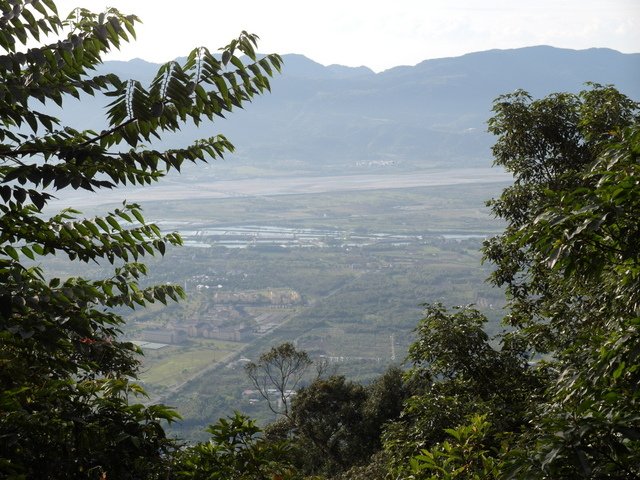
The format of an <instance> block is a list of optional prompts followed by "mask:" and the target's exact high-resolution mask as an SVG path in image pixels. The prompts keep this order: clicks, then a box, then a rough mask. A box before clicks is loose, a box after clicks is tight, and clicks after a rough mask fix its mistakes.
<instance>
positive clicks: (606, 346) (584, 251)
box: [485, 85, 640, 478]
mask: <svg viewBox="0 0 640 480" xmlns="http://www.w3.org/2000/svg"><path fill="white" fill-rule="evenodd" d="M494 110H495V112H496V115H495V116H494V118H493V119H492V120H491V121H490V129H491V130H492V131H493V132H494V133H496V134H498V135H499V136H500V137H499V139H498V142H497V143H496V147H495V148H494V153H495V155H496V163H497V164H499V165H502V166H504V167H506V168H507V169H508V170H510V171H512V172H513V173H514V177H515V184H514V186H513V187H510V188H508V189H506V190H505V191H504V192H503V194H502V196H501V197H500V198H499V199H498V200H494V201H492V202H491V205H492V208H493V211H494V213H496V215H498V216H500V217H502V218H504V219H505V220H506V221H507V228H506V229H505V233H504V234H503V235H501V236H499V237H497V238H495V239H493V240H491V241H489V242H488V243H487V244H486V245H485V255H486V257H487V258H488V259H489V260H491V261H493V262H495V263H496V265H497V269H496V272H495V274H494V275H493V277H492V279H493V282H494V283H496V284H497V285H503V286H506V288H507V292H508V294H509V295H510V304H509V307H510V314H509V316H508V319H509V321H510V323H511V324H512V325H513V326H515V327H517V328H516V330H515V331H514V333H513V334H512V336H513V337H517V338H519V339H521V340H523V341H524V342H526V344H527V345H528V346H529V348H531V349H532V350H534V351H536V350H537V351H538V352H545V353H548V354H550V356H548V357H547V359H546V362H545V363H547V364H550V366H551V367H552V368H553V369H554V370H555V371H556V372H557V376H556V377H555V379H554V381H551V382H549V384H548V387H547V391H546V392H545V396H544V397H543V399H542V401H540V402H539V404H537V405H534V408H532V411H531V418H532V422H531V428H530V429H528V430H527V431H526V432H525V434H524V435H523V436H522V437H521V439H520V440H519V442H518V449H515V450H514V452H512V453H513V457H512V458H511V467H512V472H511V475H512V476H513V477H515V478H532V477H534V478H636V477H637V476H638V475H640V471H639V470H638V465H640V423H639V422H638V418H640V416H639V415H638V413H639V412H640V408H639V407H640V405H639V404H638V395H637V385H638V381H640V378H639V377H638V372H639V371H640V363H639V361H638V354H637V352H638V351H639V350H640V340H639V336H638V312H639V305H640V303H639V300H640V298H639V297H638V295H639V292H640V288H639V287H640V284H639V280H638V278H639V274H640V250H639V247H638V242H637V238H638V234H639V233H640V232H639V228H640V227H639V223H638V212H639V211H640V209H639V206H640V204H639V201H638V191H639V190H638V186H639V178H640V176H639V171H638V157H639V155H640V134H639V127H638V120H639V119H640V104H638V103H637V102H634V101H632V100H630V99H629V98H627V97H625V96H624V95H623V94H621V93H620V92H618V91H617V90H615V89H614V88H613V87H610V86H608V87H603V86H600V85H591V89H590V90H586V91H583V92H581V93H580V94H579V95H569V94H562V95H552V96H550V97H547V98H545V99H542V100H531V98H530V97H528V95H526V94H524V93H522V92H520V93H517V94H515V95H510V96H506V97H502V98H501V99H499V101H498V102H497V103H496V105H495V109H494Z"/></svg>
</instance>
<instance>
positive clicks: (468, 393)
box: [383, 304, 545, 478]
mask: <svg viewBox="0 0 640 480" xmlns="http://www.w3.org/2000/svg"><path fill="white" fill-rule="evenodd" d="M486 322H487V319H486V317H485V316H484V315H482V314H481V313H480V312H479V311H477V310H475V309H473V308H470V307H461V308H456V309H454V311H453V312H448V311H447V310H446V309H445V307H444V306H443V305H441V304H433V305H426V308H425V317H424V318H423V319H422V320H421V321H420V322H419V324H418V326H417V328H416V335H417V339H416V341H415V342H413V343H412V344H411V346H410V347H409V356H408V360H409V361H411V362H412V364H413V366H412V367H411V369H409V370H408V372H407V374H406V383H407V386H406V388H407V389H408V390H409V396H408V398H407V400H406V401H405V404H404V408H403V412H402V415H401V417H400V419H399V420H397V421H395V422H392V423H391V424H389V425H388V426H387V428H386V430H385V432H384V434H383V437H384V447H385V450H386V451H387V452H388V453H389V456H390V460H391V463H392V470H393V471H394V472H395V474H397V475H410V474H411V469H412V468H413V467H412V464H411V463H410V462H409V461H408V459H415V461H416V462H418V464H420V462H421V460H420V459H421V458H422V457H424V455H427V453H425V452H431V453H432V454H433V455H436V453H435V452H440V453H442V449H443V448H444V444H443V442H446V441H447V438H448V436H449V435H450V434H451V431H452V429H455V428H459V429H460V431H461V432H462V431H464V429H465V428H470V427H467V426H465V424H466V422H467V420H468V419H469V418H473V417H478V416H482V417H483V425H484V426H483V434H482V445H483V448H486V449H487V451H490V452H492V455H493V456H494V457H497V455H498V452H499V450H500V445H501V443H502V439H503V437H507V436H510V435H514V434H517V433H519V432H520V430H521V429H522V428H524V427H525V425H526V424H527V423H528V420H529V416H528V411H529V409H530V406H531V404H532V403H535V401H536V400H537V399H538V398H540V396H541V394H542V391H543V388H544V385H545V382H544V380H545V372H544V371H537V370H533V369H531V368H530V367H529V364H528V361H529V355H528V352H527V351H526V350H525V349H523V346H522V343H521V342H517V341H513V340H512V339H511V338H509V337H507V338H504V337H502V336H497V337H496V338H490V337H489V336H488V335H487V334H486V332H485V331H484V330H483V327H484V325H485V324H486ZM438 455H439V454H438ZM483 456H485V457H486V456H487V454H486V452H485V453H483ZM422 460H424V458H422ZM432 460H433V459H432ZM434 461H435V460H434ZM436 463H437V462H436ZM401 478H403V477H401ZM418 478H423V477H418ZM424 478H426V477H424ZM443 478H446V477H443ZM469 478H472V477H469Z"/></svg>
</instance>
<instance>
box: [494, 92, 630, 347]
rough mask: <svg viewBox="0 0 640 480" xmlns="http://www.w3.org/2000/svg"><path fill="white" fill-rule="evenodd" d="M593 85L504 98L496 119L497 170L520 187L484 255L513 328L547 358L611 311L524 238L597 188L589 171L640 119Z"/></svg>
mask: <svg viewBox="0 0 640 480" xmlns="http://www.w3.org/2000/svg"><path fill="white" fill-rule="evenodd" d="M590 87H591V88H590V89H589V90H584V91H582V92H580V93H579V94H577V95H573V94H568V93H562V94H553V95H549V96H548V97H546V98H543V99H539V100H533V99H532V98H531V96H529V95H528V94H527V93H526V92H523V91H518V92H516V93H513V94H508V95H504V96H502V97H499V98H498V99H497V100H496V102H495V104H494V113H495V114H494V116H493V117H492V118H491V119H490V120H489V131H490V132H491V133H493V134H495V135H498V139H497V141H496V144H495V146H494V147H493V153H494V157H495V164H496V165H498V166H501V167H504V168H505V169H506V170H507V171H509V172H511V173H513V175H514V184H513V185H512V186H511V187H508V188H506V189H505V190H504V191H503V192H502V195H501V196H500V198H498V199H494V200H492V201H490V202H489V206H490V207H491V209H492V211H493V213H494V214H495V215H496V216H497V217H500V218H502V219H504V220H505V221H506V222H507V226H506V228H505V231H504V233H503V234H501V235H498V236H496V237H494V238H493V239H491V240H489V241H488V242H486V243H485V246H484V255H485V259H486V260H489V261H491V262H492V263H494V264H495V265H496V270H495V272H494V273H493V274H492V276H491V281H492V282H493V283H494V284H495V285H497V286H500V287H506V290H507V295H508V298H509V304H508V307H509V314H508V317H507V321H508V323H510V324H511V325H513V326H516V327H522V330H521V332H520V333H521V335H522V336H523V338H526V339H527V341H528V342H529V344H530V345H531V347H532V348H534V349H535V350H536V351H538V352H542V353H547V352H553V351H554V350H557V349H563V348H567V347H570V346H571V345H572V344H573V343H574V342H575V339H576V337H577V336H579V335H580V332H582V333H586V335H588V336H591V335H594V333H595V331H594V329H596V330H597V329H598V328H599V326H600V325H601V324H602V322H603V321H605V320H606V318H608V316H609V313H611V312H610V311H607V312H604V311H602V310H601V309H600V306H601V305H602V304H603V299H602V298H600V297H599V295H598V293H599V292H598V290H599V288H598V287H597V286H596V285H594V284H591V283H590V284H587V285H583V284H582V282H581V281H572V278H571V277H569V276H564V275H557V274H556V273H555V272H554V269H553V268H551V265H550V264H549V263H548V262H547V261H546V259H545V258H544V256H543V255H540V254H539V253H538V252H537V251H536V249H535V248H531V241H528V240H527V239H526V237H525V236H524V235H523V234H522V232H526V231H530V230H531V229H534V228H536V227H535V225H536V223H537V221H538V218H539V217H540V216H541V215H544V214H545V213H546V212H548V211H549V209H555V208H558V207H559V206H560V203H558V202H563V201H564V200H563V197H564V196H565V195H567V194H570V193H571V192H580V191H581V189H591V188H593V187H594V186H595V183H594V182H595V178H593V177H591V178H587V177H585V176H584V173H586V172H587V171H588V170H589V169H590V168H591V166H592V165H594V164H595V162H596V161H597V159H598V158H599V157H600V155H601V154H602V152H603V150H604V149H606V148H607V145H608V144H609V143H610V142H611V141H612V140H613V139H614V138H615V136H616V132H618V131H619V130H620V129H622V128H624V127H626V126H629V125H631V124H632V123H634V122H637V120H638V117H639V115H640V108H639V104H638V103H636V102H634V101H632V100H630V99H629V98H627V97H626V96H624V95H623V94H622V93H620V92H618V91H617V90H616V89H615V88H613V87H611V86H601V85H597V84H591V85H590ZM554 192H556V193H554ZM594 225H595V224H594ZM521 230H522V232H521ZM558 252H560V250H558ZM586 257H587V256H584V257H583V258H585V259H586ZM576 280H577V279H576ZM598 312H600V313H598ZM601 313H602V314H601ZM568 319H571V320H570V321H567V320H568Z"/></svg>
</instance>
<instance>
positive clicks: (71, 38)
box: [0, 0, 280, 478]
mask: <svg viewBox="0 0 640 480" xmlns="http://www.w3.org/2000/svg"><path fill="white" fill-rule="evenodd" d="M0 12H1V16H0V27H1V28H0V47H1V48H2V49H3V51H4V54H3V55H0V197H1V198H2V203H1V204H0V306H1V308H0V365H1V369H0V385H1V389H0V476H3V477H6V476H14V477H15V478H24V477H27V478H42V477H45V476H46V477H49V478H101V477H102V476H108V477H109V478H142V477H154V475H155V474H156V473H157V472H158V471H161V470H162V469H163V466H164V462H165V459H166V453H167V452H168V451H169V450H170V449H171V448H172V442H170V441H168V440H167V439H166V438H165V435H164V430H163V422H166V421H172V420H174V419H175V418H176V417H177V414H176V412H175V411H173V410H172V409H170V408H168V407H164V406H162V405H151V406H144V405H142V404H139V403H135V401H134V398H135V396H136V395H140V394H143V392H142V390H141V388H140V387H139V386H137V385H136V384H135V383H133V381H132V379H133V378H134V377H135V374H136V372H137V368H138V359H137V354H138V353H139V350H138V349H137V348H136V347H135V346H134V345H132V344H131V343H127V342H123V341H121V340H120V339H119V338H118V334H119V333H120V330H119V329H120V327H121V325H122V323H123V319H122V318H121V317H120V316H119V315H117V314H116V313H115V312H114V309H115V308H117V307H130V308H134V307H136V306H144V305H146V304H147V303H153V302H156V301H159V302H162V303H166V302H167V301H168V300H177V299H178V298H179V297H181V296H183V292H182V290H181V289H180V288H179V287H175V286H172V285H161V286H151V287H144V288H143V287H141V286H140V285H139V283H138V282H139V281H140V279H141V278H142V277H143V276H144V275H145V274H146V273H147V270H146V267H145V266H144V265H143V264H141V263H138V260H139V259H140V258H141V257H144V256H147V255H155V254H160V255H163V254H164V253H165V250H166V248H167V246H168V245H178V244H180V243H181V240H180V238H179V236H178V235H176V234H168V235H163V234H162V233H161V232H160V230H159V228H158V227H157V226H156V225H153V224H147V223H146V222H145V220H144V218H143V217H142V214H141V212H140V208H139V207H138V206H137V205H130V204H126V203H124V204H123V207H122V208H119V209H116V210H114V211H113V212H110V213H107V214H106V215H104V216H102V217H95V218H83V217H81V214H80V212H78V211H76V210H72V209H67V210H64V211H62V212H61V213H59V214H56V215H53V216H51V217H47V216H46V215H45V214H44V213H43V209H44V207H45V206H46V205H47V203H48V202H49V200H50V199H51V198H52V193H50V192H51V191H52V189H56V190H61V189H65V188H73V189H83V190H89V191H95V190H99V189H101V188H114V187H116V186H118V185H123V184H126V183H130V184H148V183H151V182H153V181H156V180H158V179H159V178H161V177H162V176H163V175H164V173H165V171H167V170H169V169H171V168H175V169H178V170H179V169H180V167H181V165H182V163H183V162H184V161H192V162H195V161H196V160H207V159H209V158H216V157H219V156H221V155H222V153H224V152H225V151H229V150H231V149H232V145H231V144H230V143H229V142H228V141H227V140H226V139H224V138H223V137H219V136H218V137H212V138H209V139H207V140H201V141H197V142H195V143H194V144H193V145H191V146H188V147H186V148H184V149H175V150H170V151H164V152H162V151H157V150H154V149H152V148H150V147H146V146H145V147H142V146H141V142H145V143H148V142H152V141H153V140H154V139H157V138H160V136H161V135H162V133H163V132H169V131H175V130H177V129H179V128H180V125H181V124H182V123H183V122H185V121H187V120H191V121H194V122H196V123H198V122H199V121H200V120H201V119H202V118H208V119H214V118H215V117H221V116H222V115H223V113H224V112H226V111H230V110H231V109H232V108H234V107H240V106H242V104H243V102H245V101H248V100H250V99H251V98H252V97H253V96H254V95H256V94H259V93H261V92H263V91H265V90H266V89H268V88H269V83H268V81H267V77H268V76H270V75H271V73H272V69H278V68H279V65H280V60H279V57H277V56H269V57H265V58H263V59H258V58H257V57H256V54H255V50H254V47H255V43H256V37H255V36H253V35H249V34H246V33H243V34H242V35H241V36H240V37H239V38H238V39H237V40H233V41H232V42H231V43H230V44H229V45H227V46H226V47H225V48H224V49H223V55H222V61H220V60H219V59H217V58H216V57H214V56H213V55H212V54H211V53H209V52H208V50H206V49H203V48H199V49H196V50H194V51H193V52H192V53H191V54H190V55H189V57H188V59H187V61H186V62H185V64H183V65H179V64H177V63H175V62H170V63H169V64H167V65H164V66H163V67H162V68H161V69H160V70H159V72H158V74H157V76H156V78H155V79H154V80H153V82H152V84H151V86H150V88H149V89H146V88H145V87H144V86H142V85H141V84H139V83H137V82H132V81H122V80H120V79H119V78H118V77H116V76H115V75H105V76H92V74H91V72H92V70H94V69H95V67H96V66H97V65H99V64H100V61H101V60H100V58H101V56H102V55H103V54H104V53H106V52H108V51H109V50H110V49H112V48H114V47H115V48H117V47H118V46H119V45H120V43H121V42H123V41H128V40H129V38H130V37H132V36H134V25H135V23H136V22H137V21H138V19H137V18H136V17H134V16H126V15H122V14H121V13H119V12H118V11H117V10H115V9H109V10H108V11H106V12H105V13H102V14H93V13H91V12H89V11H87V10H85V9H76V10H74V12H72V14H71V15H70V16H68V17H67V19H66V20H62V18H61V17H60V16H59V15H58V12H57V10H56V7H55V4H54V2H53V1H51V0H41V1H38V0H33V1H1V2H0ZM47 34H54V36H57V37H58V38H60V39H59V40H57V41H52V43H50V44H48V45H41V46H37V47H33V48H29V49H28V50H27V49H26V48H23V47H24V45H25V44H26V43H27V42H28V41H32V40H35V41H38V40H40V38H41V36H44V35H47ZM236 53H241V54H244V55H246V56H247V57H248V58H249V61H250V62H251V63H249V64H248V65H244V64H243V63H242V62H241V61H240V60H239V58H238V56H236ZM81 93H82V94H88V95H97V94H104V95H107V96H109V97H111V99H112V100H113V101H112V103H111V105H110V108H109V111H108V114H107V122H106V124H105V128H104V130H103V131H101V132H100V133H98V132H94V131H78V130H75V129H72V128H69V127H65V126H63V125H60V122H59V121H58V120H57V119H56V118H53V117H51V116H49V115H46V114H44V113H41V112H39V111H38V110H37V108H38V104H39V103H41V104H45V105H46V104H49V103H50V102H54V103H56V104H58V105H60V106H63V105H64V104H65V102H67V101H68V100H69V99H70V97H76V98H79V96H80V94H81ZM38 102H39V103H38ZM55 254H63V255H64V256H66V257H68V258H69V260H72V261H73V260H79V261H82V262H103V263H107V262H108V263H110V264H113V269H114V270H113V275H112V276H110V277H109V278H106V279H103V280H87V279H84V278H68V279H65V280H63V279H59V278H50V277H49V275H47V274H46V272H44V271H43V269H42V268H41V267H40V266H31V265H33V261H36V262H38V261H39V259H40V257H43V256H47V255H55ZM105 261H106V262H105ZM105 478H106V477H105Z"/></svg>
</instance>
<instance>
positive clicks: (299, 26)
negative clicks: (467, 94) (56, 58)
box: [56, 0, 640, 72]
mask: <svg viewBox="0 0 640 480" xmlns="http://www.w3.org/2000/svg"><path fill="white" fill-rule="evenodd" d="M56 3H57V5H58V9H59V12H60V13H61V14H66V13H67V12H69V11H70V10H71V9H72V8H74V7H76V6H81V7H84V8H88V9H90V10H92V11H96V12H101V11H103V10H104V9H105V8H106V7H107V6H110V7H115V8H118V9H119V10H120V11H121V12H123V13H133V14H136V15H138V16H139V17H140V18H141V20H142V21H143V24H141V25H139V26H138V28H137V29H136V31H137V36H138V39H137V40H136V41H135V42H134V43H132V44H130V45H126V46H125V47H124V48H123V49H122V50H121V51H120V52H116V53H113V54H110V55H109V56H108V57H107V59H110V60H115V59H118V60H128V59H131V58H142V59H144V60H147V61H151V62H157V63H161V62H165V61H168V60H171V59H173V58H175V57H178V56H184V55H186V54H187V53H188V52H189V51H190V50H192V49H193V48H195V47H198V46H206V47H208V48H210V49H211V50H216V49H218V48H220V47H222V46H224V45H226V44H227V43H228V42H229V40H231V39H232V38H234V37H236V36H237V35H238V34H239V33H240V32H241V31H242V30H246V31H248V32H250V33H256V34H258V35H259V36H260V43H259V49H258V50H259V51H260V52H261V53H279V54H287V53H299V54H303V55H305V56H307V57H309V58H311V59H312V60H315V61H316V62H319V63H321V64H323V65H329V64H335V63H337V64H341V65H347V66H352V67H357V66H361V65H364V66H367V67H369V68H371V69H373V70H374V71H376V72H379V71H383V70H386V69H388V68H391V67H394V66H398V65H415V64H417V63H419V62H421V61H423V60H427V59H432V58H441V57H451V56H459V55H463V54H465V53H469V52H476V51H481V50H489V49H494V48H500V49H508V48H519V47H525V46H532V45H551V46H555V47H562V48H571V49H585V48H592V47H607V48H612V49H614V50H618V51H621V52H624V53H638V52H640V0H321V1H318V0H315V1H304V0H226V1H219V0H179V1H166V0H84V1H82V0H57V1H56Z"/></svg>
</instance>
